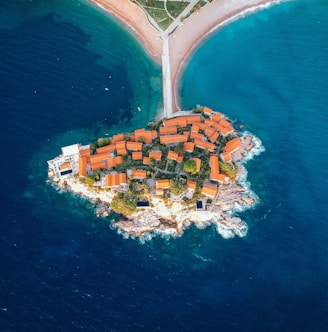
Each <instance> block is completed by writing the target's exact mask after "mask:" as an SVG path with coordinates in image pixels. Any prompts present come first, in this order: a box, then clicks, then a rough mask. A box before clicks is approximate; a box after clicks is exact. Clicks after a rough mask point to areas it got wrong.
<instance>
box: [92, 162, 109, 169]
mask: <svg viewBox="0 0 328 332" xmlns="http://www.w3.org/2000/svg"><path fill="white" fill-rule="evenodd" d="M106 167H107V165H106V162H105V161H99V162H96V163H93V164H91V169H92V170H93V171H95V170H97V169H100V168H106Z"/></svg>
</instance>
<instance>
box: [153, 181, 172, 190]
mask: <svg viewBox="0 0 328 332" xmlns="http://www.w3.org/2000/svg"><path fill="white" fill-rule="evenodd" d="M170 186H171V185H170V180H167V179H165V180H157V181H156V189H168V188H170Z"/></svg>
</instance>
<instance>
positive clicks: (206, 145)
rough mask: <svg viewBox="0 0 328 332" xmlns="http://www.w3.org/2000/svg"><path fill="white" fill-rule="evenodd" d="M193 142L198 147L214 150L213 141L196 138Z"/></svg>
mask: <svg viewBox="0 0 328 332" xmlns="http://www.w3.org/2000/svg"><path fill="white" fill-rule="evenodd" d="M194 143H195V146H197V147H198V148H200V149H207V150H208V151H210V152H214V150H215V145H214V144H213V143H210V142H204V141H200V140H198V139H195V142H194Z"/></svg>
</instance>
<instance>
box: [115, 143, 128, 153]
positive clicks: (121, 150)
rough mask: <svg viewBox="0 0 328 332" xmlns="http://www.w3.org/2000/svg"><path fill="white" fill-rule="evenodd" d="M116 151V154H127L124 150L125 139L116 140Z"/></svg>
mask: <svg viewBox="0 0 328 332" xmlns="http://www.w3.org/2000/svg"><path fill="white" fill-rule="evenodd" d="M115 146H116V153H117V154H120V155H125V154H127V153H128V152H127V151H126V144H125V141H119V142H116V145H115Z"/></svg>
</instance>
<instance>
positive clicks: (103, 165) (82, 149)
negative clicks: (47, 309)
mask: <svg viewBox="0 0 328 332" xmlns="http://www.w3.org/2000/svg"><path fill="white" fill-rule="evenodd" d="M233 132H234V128H233V126H232V124H231V122H230V121H229V120H228V119H226V118H224V117H222V114H221V113H218V112H213V111H212V110H211V109H210V108H208V107H205V108H204V110H203V114H191V115H188V116H179V117H175V118H171V119H166V120H163V123H162V124H161V126H160V127H159V129H158V130H146V129H138V130H135V131H134V132H133V133H131V134H117V135H114V136H113V137H112V138H111V141H110V144H109V145H106V146H103V147H99V148H97V149H96V151H95V152H94V153H93V154H92V153H91V149H90V146H81V145H80V144H74V145H70V146H67V147H63V148H62V154H61V155H60V156H59V157H57V158H55V159H53V160H50V161H48V165H49V176H51V177H52V178H54V179H55V180H58V179H61V178H65V177H69V176H72V175H77V176H78V177H80V178H84V177H85V176H86V175H87V174H89V173H92V172H94V171H96V170H98V169H103V170H108V171H107V172H104V173H103V175H102V186H103V187H104V188H120V187H121V188H122V187H126V186H127V178H129V177H130V178H132V179H137V180H144V179H146V178H147V169H148V166H149V165H150V163H151V160H154V161H161V160H162V158H166V159H167V160H174V161H176V162H177V163H181V162H183V161H185V160H188V159H191V156H190V155H188V154H191V153H192V152H193V151H194V149H195V148H199V149H203V150H208V151H209V152H210V157H209V166H210V169H211V173H210V176H209V180H210V181H209V183H205V184H204V185H203V187H202V189H201V192H202V194H204V195H206V196H208V197H215V196H216V194H217V190H218V183H228V182H229V177H228V176H227V175H225V174H222V173H220V167H219V160H221V161H223V162H226V163H229V162H231V161H232V156H231V154H232V153H233V152H234V151H236V150H237V149H238V148H239V147H240V145H241V141H240V139H239V138H238V137H235V138H233V139H231V140H229V141H228V142H227V143H226V144H225V146H224V147H223V152H221V153H220V139H219V138H220V137H221V138H225V137H227V135H229V134H232V133H233ZM158 138H159V143H160V144H162V145H166V146H167V147H168V148H170V147H172V148H173V147H174V146H175V145H177V144H179V143H183V152H184V153H183V154H182V153H181V152H180V153H178V152H176V151H174V150H173V149H172V150H171V149H169V152H168V154H167V155H165V156H163V155H162V152H161V151H153V150H152V143H153V141H154V139H157V141H158ZM143 147H149V149H143ZM221 150H222V149H221ZM145 151H147V152H146V153H145ZM126 155H130V156H131V160H133V161H140V162H141V163H140V164H141V166H140V167H136V169H127V170H126V171H125V172H121V173H120V172H117V171H115V167H117V166H118V165H120V164H123V162H124V156H126ZM184 159H185V160H184ZM192 159H193V160H194V161H195V163H196V168H197V171H198V172H199V171H200V169H201V160H200V159H199V158H192ZM127 168H129V167H127ZM105 173H106V174H105ZM107 173H108V174H107ZM187 187H188V189H189V190H191V191H193V190H195V188H196V182H195V181H191V180H189V181H187ZM169 188H170V180H169V179H167V180H165V179H164V180H157V181H156V193H157V194H161V193H163V191H164V190H165V189H169Z"/></svg>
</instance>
